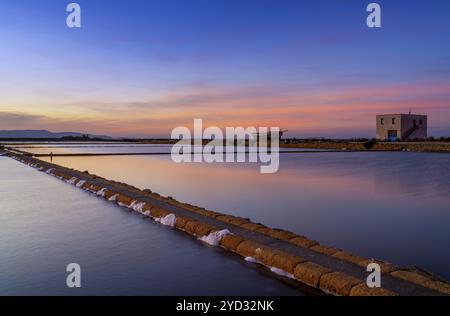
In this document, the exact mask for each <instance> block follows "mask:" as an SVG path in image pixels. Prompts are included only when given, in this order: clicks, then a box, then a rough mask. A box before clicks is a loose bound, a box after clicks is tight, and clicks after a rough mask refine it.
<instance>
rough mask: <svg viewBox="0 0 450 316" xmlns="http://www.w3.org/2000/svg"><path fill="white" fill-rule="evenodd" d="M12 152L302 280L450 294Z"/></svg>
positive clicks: (335, 287) (399, 272) (421, 280)
mask: <svg viewBox="0 0 450 316" xmlns="http://www.w3.org/2000/svg"><path fill="white" fill-rule="evenodd" d="M8 155H9V156H10V157H11V158H13V159H16V160H18V161H20V162H22V163H24V164H27V165H30V166H32V167H34V168H35V169H38V170H39V171H42V172H46V173H47V174H49V175H52V176H54V177H57V178H59V179H61V180H64V181H65V182H67V183H69V184H72V185H74V186H76V187H78V188H82V189H84V190H85V191H88V192H91V193H93V194H95V195H96V196H98V197H101V198H104V199H106V200H109V201H111V202H114V203H117V204H118V205H120V206H123V207H126V208H128V209H130V210H132V211H135V212H138V213H140V214H142V215H144V216H146V217H151V218H153V219H154V220H156V221H158V222H160V223H161V224H163V225H167V226H170V227H173V228H175V229H179V230H182V231H184V232H185V233H187V234H189V235H191V236H193V237H195V238H197V239H199V240H200V241H202V242H205V243H208V244H210V245H212V246H220V247H222V248H224V249H225V250H227V251H230V252H233V253H235V254H237V255H239V256H241V257H243V258H244V259H245V260H247V261H252V262H257V263H259V264H261V265H263V266H265V267H267V268H268V269H270V270H271V271H272V272H273V273H275V274H277V275H282V276H285V277H287V278H290V279H293V280H296V281H297V282H299V283H301V284H306V285H309V286H311V287H314V288H317V289H319V290H321V291H322V292H324V293H326V294H331V295H342V296H348V295H443V294H444V295H445V294H447V295H449V294H450V285H449V284H448V283H447V282H446V281H443V280H440V279H437V278H436V277H433V276H431V275H428V274H426V273H423V272H421V271H414V270H411V269H407V268H400V267H397V266H395V265H393V264H390V263H388V262H383V261H380V260H373V259H367V258H362V257H359V256H357V255H354V254H351V253H348V252H346V251H343V250H340V249H336V248H333V247H328V246H324V245H320V244H319V243H318V242H316V241H314V240H310V239H308V238H306V237H304V236H299V235H297V234H294V233H292V232H288V231H285V230H281V229H272V228H270V227H267V226H265V225H263V224H259V223H253V222H251V221H250V220H249V219H246V218H241V217H236V216H230V215H226V214H223V213H218V212H214V211H210V210H206V209H204V208H201V207H198V206H194V205H190V204H186V203H181V202H179V201H176V200H174V199H173V198H170V197H163V196H161V195H159V194H157V193H154V192H152V191H150V190H140V189H138V188H136V187H133V186H130V185H128V184H126V183H119V182H115V181H112V180H107V179H104V178H102V177H99V176H95V175H91V174H89V173H84V172H80V171H77V170H73V169H68V168H65V167H61V166H59V165H56V164H52V163H47V162H44V161H41V160H38V159H35V158H31V157H27V156H24V155H21V154H17V153H12V152H9V153H8ZM370 262H376V263H378V264H379V265H380V266H381V268H382V272H383V275H382V280H383V282H382V284H383V286H385V288H377V289H370V288H368V287H367V286H366V284H365V278H366V277H367V275H368V274H369V273H368V272H366V266H367V264H368V263H370Z"/></svg>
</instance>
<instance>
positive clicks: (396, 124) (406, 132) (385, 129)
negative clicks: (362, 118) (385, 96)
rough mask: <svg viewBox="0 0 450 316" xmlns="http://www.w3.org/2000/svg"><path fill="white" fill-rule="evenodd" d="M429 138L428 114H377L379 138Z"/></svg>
mask: <svg viewBox="0 0 450 316" xmlns="http://www.w3.org/2000/svg"><path fill="white" fill-rule="evenodd" d="M426 138H427V116H426V115H416V114H384V115H377V139H380V140H411V139H426Z"/></svg>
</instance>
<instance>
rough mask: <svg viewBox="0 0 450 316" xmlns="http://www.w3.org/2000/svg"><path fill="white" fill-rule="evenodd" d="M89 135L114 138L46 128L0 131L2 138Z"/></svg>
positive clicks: (107, 137)
mask: <svg viewBox="0 0 450 316" xmlns="http://www.w3.org/2000/svg"><path fill="white" fill-rule="evenodd" d="M85 135H88V136H89V138H98V139H112V138H111V137H109V136H104V135H91V134H83V133H75V132H60V133H53V132H50V131H46V130H15V131H14V130H13V131H0V138H8V139H11V138H22V139H25V138H45V139H49V138H55V139H57V138H66V137H83V136H85Z"/></svg>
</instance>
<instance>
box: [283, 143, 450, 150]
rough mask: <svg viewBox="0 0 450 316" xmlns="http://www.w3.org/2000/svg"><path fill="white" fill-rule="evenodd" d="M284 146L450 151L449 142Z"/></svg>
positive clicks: (296, 144) (297, 145) (301, 144)
mask: <svg viewBox="0 0 450 316" xmlns="http://www.w3.org/2000/svg"><path fill="white" fill-rule="evenodd" d="M281 147H284V148H308V149H324V150H325V149H328V150H330V149H332V150H348V151H414V152H436V153H450V143H448V142H392V143H390V142H331V141H324V142H321V141H314V142H296V143H290V144H282V145H281Z"/></svg>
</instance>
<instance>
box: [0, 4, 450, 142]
mask: <svg viewBox="0 0 450 316" xmlns="http://www.w3.org/2000/svg"><path fill="white" fill-rule="evenodd" d="M69 2H70V1H63V0H40V1H33V0H14V1H13V0H4V1H2V2H1V3H0V23H1V27H0V38H1V40H2V49H1V50H0V73H1V74H2V80H1V81H0V92H1V95H2V96H0V126H1V125H3V126H5V128H2V129H13V128H38V127H41V128H48V129H53V130H65V129H67V128H69V129H72V130H81V131H86V132H96V133H110V134H113V135H117V136H119V135H126V136H167V135H168V134H170V130H171V129H172V128H174V127H176V126H178V125H180V124H181V125H186V124H189V122H192V120H193V119H194V118H195V117H199V118H205V119H206V120H207V121H209V122H211V124H215V125H219V126H222V125H227V124H228V125H230V124H232V125H231V126H235V125H258V124H270V125H281V126H282V127H287V128H289V130H291V131H292V133H293V135H292V136H294V135H295V136H308V137H309V136H329V137H333V136H336V137H341V136H371V135H372V134H373V133H374V131H373V130H374V126H373V125H374V123H373V120H374V115H375V114H376V113H379V112H381V111H382V112H406V111H407V110H408V108H409V107H413V109H414V110H416V111H417V112H420V113H425V114H429V115H430V122H431V124H430V125H431V126H430V130H431V132H432V133H434V134H436V135H444V134H445V135H450V123H449V122H450V103H449V101H450V92H449V87H450V62H449V60H450V20H449V19H448V14H449V12H450V2H448V1H438V0H435V1H422V0H418V1H406V0H390V1H377V2H378V3H379V4H380V5H381V7H382V23H383V27H382V28H381V29H369V28H368V27H367V26H366V24H365V19H366V17H367V13H366V10H365V8H366V6H367V4H368V3H370V2H371V1H364V0H315V1H312V0H311V1H301V0H297V1H285V0H279V1H275V0H273V1H269V0H240V1H237V0H223V1H222V0H209V1H206V0H184V1H175V0H164V1H151V0H147V1H144V0H142V1H139V0H131V1H130V0H128V1H124V0H114V1H100V0H98V1H94V0H79V1H77V2H78V3H79V4H80V5H81V8H82V28H81V29H69V28H67V27H66V25H65V19H66V16H67V13H66V12H65V7H66V5H67V4H68V3H69ZM336 118H337V120H336Z"/></svg>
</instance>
